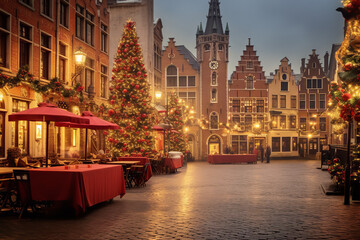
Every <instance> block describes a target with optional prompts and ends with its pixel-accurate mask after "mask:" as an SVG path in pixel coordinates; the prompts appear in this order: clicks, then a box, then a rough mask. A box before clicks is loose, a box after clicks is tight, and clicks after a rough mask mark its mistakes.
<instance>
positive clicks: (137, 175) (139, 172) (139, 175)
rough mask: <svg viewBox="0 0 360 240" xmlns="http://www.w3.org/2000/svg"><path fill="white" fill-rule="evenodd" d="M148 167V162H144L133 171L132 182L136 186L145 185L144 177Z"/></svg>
mask: <svg viewBox="0 0 360 240" xmlns="http://www.w3.org/2000/svg"><path fill="white" fill-rule="evenodd" d="M148 167H149V163H145V165H144V166H143V167H142V168H141V167H138V168H136V169H135V171H134V172H133V182H134V183H135V186H136V187H143V186H145V185H146V184H145V182H146V180H145V178H146V173H147V169H148Z"/></svg>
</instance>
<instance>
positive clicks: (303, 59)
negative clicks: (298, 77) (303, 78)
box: [300, 58, 305, 73]
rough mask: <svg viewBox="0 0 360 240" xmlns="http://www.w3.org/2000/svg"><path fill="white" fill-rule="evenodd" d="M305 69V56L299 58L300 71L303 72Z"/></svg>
mask: <svg viewBox="0 0 360 240" xmlns="http://www.w3.org/2000/svg"><path fill="white" fill-rule="evenodd" d="M304 71H305V58H302V59H301V67H300V73H303V72H304Z"/></svg>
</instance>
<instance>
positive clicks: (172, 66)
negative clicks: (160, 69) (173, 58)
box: [166, 65, 179, 88]
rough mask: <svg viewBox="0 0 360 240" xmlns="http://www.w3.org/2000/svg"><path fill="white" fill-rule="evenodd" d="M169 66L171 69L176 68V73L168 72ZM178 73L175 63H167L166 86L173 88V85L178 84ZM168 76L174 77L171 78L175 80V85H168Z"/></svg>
mask: <svg viewBox="0 0 360 240" xmlns="http://www.w3.org/2000/svg"><path fill="white" fill-rule="evenodd" d="M170 68H173V69H176V75H174V74H169V72H170V71H169V69H170ZM178 73H179V71H178V69H177V67H176V66H175V65H169V66H167V68H166V87H167V88H169V87H170V88H174V87H177V86H178ZM169 78H174V79H171V80H172V81H174V80H175V82H174V83H175V85H169Z"/></svg>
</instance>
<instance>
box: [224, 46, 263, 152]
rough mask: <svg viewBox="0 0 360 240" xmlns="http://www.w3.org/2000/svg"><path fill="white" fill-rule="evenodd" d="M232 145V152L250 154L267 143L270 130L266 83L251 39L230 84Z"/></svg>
mask: <svg viewBox="0 0 360 240" xmlns="http://www.w3.org/2000/svg"><path fill="white" fill-rule="evenodd" d="M229 102H230V107H229V117H230V118H231V126H232V129H233V131H232V133H231V136H230V138H231V148H232V151H233V152H234V153H237V154H240V153H252V151H253V149H254V147H258V146H259V145H262V146H263V147H264V148H265V147H266V144H267V133H268V131H269V124H268V121H269V116H268V114H269V105H268V85H267V83H266V78H265V73H264V71H263V69H262V66H261V63H260V61H259V57H258V56H257V54H256V51H255V50H254V46H253V45H251V42H250V39H249V43H248V45H246V49H245V50H244V51H243V55H242V56H241V59H240V61H239V62H238V65H237V66H236V69H235V71H234V72H233V73H232V74H231V82H230V85H229Z"/></svg>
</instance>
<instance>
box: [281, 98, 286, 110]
mask: <svg viewBox="0 0 360 240" xmlns="http://www.w3.org/2000/svg"><path fill="white" fill-rule="evenodd" d="M280 108H286V95H280Z"/></svg>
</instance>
